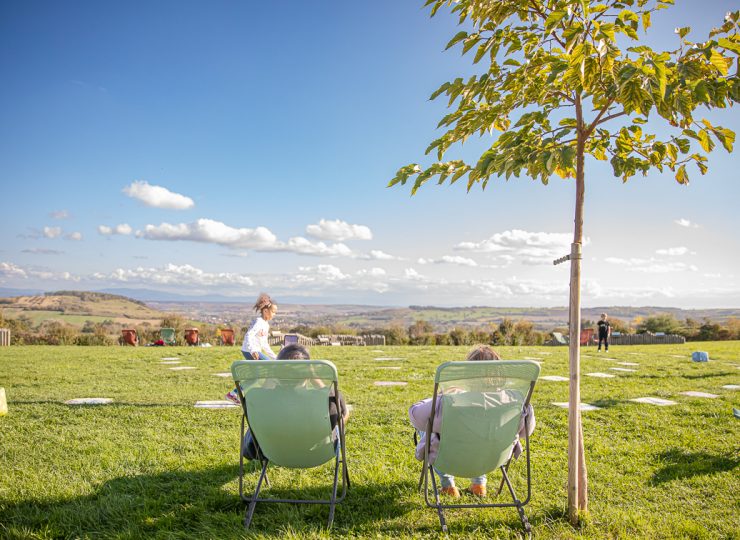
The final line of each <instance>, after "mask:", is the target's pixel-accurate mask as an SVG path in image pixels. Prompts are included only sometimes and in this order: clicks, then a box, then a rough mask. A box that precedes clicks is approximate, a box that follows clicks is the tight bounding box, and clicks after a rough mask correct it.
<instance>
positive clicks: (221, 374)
mask: <svg viewBox="0 0 740 540" xmlns="http://www.w3.org/2000/svg"><path fill="white" fill-rule="evenodd" d="M213 376H214V377H231V372H230V371H224V372H222V373H214V374H213Z"/></svg>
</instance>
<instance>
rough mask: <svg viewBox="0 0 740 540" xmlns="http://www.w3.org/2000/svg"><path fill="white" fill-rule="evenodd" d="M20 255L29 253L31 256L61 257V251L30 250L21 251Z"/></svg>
mask: <svg viewBox="0 0 740 540" xmlns="http://www.w3.org/2000/svg"><path fill="white" fill-rule="evenodd" d="M21 253H30V254H32V255H63V254H64V252H63V251H57V250H56V249H41V248H32V249H24V250H21Z"/></svg>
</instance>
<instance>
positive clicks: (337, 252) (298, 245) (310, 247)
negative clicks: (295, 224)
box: [263, 236, 352, 257]
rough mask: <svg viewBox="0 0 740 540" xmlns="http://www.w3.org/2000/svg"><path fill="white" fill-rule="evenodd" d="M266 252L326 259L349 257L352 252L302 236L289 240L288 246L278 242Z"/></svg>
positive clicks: (265, 249)
mask: <svg viewBox="0 0 740 540" xmlns="http://www.w3.org/2000/svg"><path fill="white" fill-rule="evenodd" d="M263 250H264V251H288V252H291V253H297V254H298V255H317V256H324V257H339V256H343V257H349V256H351V255H352V250H351V249H350V248H349V247H347V246H346V245H345V244H325V243H324V242H311V241H310V240H308V239H307V238H303V237H302V236H296V237H294V238H290V239H288V242H287V244H286V243H282V242H277V243H276V244H275V245H274V246H273V247H269V248H264V249H263Z"/></svg>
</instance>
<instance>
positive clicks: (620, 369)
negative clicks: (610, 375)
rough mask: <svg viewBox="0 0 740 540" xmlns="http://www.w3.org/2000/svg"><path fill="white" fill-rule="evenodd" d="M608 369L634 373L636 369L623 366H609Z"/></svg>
mask: <svg viewBox="0 0 740 540" xmlns="http://www.w3.org/2000/svg"><path fill="white" fill-rule="evenodd" d="M609 369H611V370H612V371H621V372H623V373H634V372H635V371H637V370H636V369H629V368H624V367H610V368H609Z"/></svg>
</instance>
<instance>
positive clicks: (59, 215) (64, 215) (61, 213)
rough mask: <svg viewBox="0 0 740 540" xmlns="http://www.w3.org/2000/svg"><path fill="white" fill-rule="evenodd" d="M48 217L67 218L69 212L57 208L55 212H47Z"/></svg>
mask: <svg viewBox="0 0 740 540" xmlns="http://www.w3.org/2000/svg"><path fill="white" fill-rule="evenodd" d="M49 217H51V218H53V219H67V218H69V212H67V211H66V210H57V211H55V212H49Z"/></svg>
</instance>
